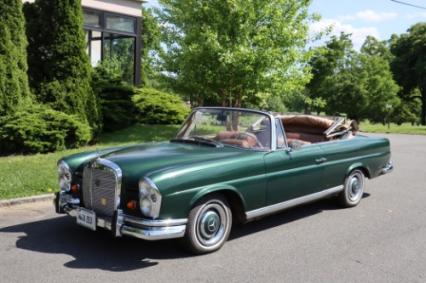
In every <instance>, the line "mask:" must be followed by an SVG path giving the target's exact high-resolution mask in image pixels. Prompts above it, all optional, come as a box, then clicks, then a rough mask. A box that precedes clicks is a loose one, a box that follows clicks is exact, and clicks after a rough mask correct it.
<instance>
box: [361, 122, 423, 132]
mask: <svg viewBox="0 0 426 283" xmlns="http://www.w3.org/2000/svg"><path fill="white" fill-rule="evenodd" d="M360 129H361V131H363V132H367V133H390V134H411V135H426V126H413V125H411V124H410V123H405V124H402V125H400V126H398V125H397V124H390V128H388V125H383V124H371V123H370V122H362V123H361V124H360Z"/></svg>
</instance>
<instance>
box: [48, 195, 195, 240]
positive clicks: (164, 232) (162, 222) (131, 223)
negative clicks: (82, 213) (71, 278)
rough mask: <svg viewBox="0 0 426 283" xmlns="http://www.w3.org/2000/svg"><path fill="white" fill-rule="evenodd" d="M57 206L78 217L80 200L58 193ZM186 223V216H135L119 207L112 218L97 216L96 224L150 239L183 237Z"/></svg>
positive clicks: (113, 230)
mask: <svg viewBox="0 0 426 283" xmlns="http://www.w3.org/2000/svg"><path fill="white" fill-rule="evenodd" d="M55 207H56V212H58V213H67V214H68V215H69V216H72V217H74V218H77V216H78V210H79V209H80V200H79V199H76V198H72V197H71V195H68V194H64V193H57V194H56V198H55ZM186 223H187V219H186V218H183V219H159V220H152V219H144V218H139V217H134V216H130V215H126V214H124V213H123V211H122V210H121V209H117V211H116V212H115V214H114V217H112V218H109V217H102V216H97V217H96V226H97V227H101V228H104V229H107V230H110V231H111V232H112V234H113V235H114V236H115V237H120V236H122V235H125V236H131V237H135V238H139V239H143V240H148V241H155V240H164V239H173V238H181V237H183V236H184V235H185V230H186Z"/></svg>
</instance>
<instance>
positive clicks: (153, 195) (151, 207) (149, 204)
mask: <svg viewBox="0 0 426 283" xmlns="http://www.w3.org/2000/svg"><path fill="white" fill-rule="evenodd" d="M160 207H161V193H160V190H159V189H158V188H157V186H156V185H155V184H154V182H152V181H151V180H150V179H149V178H146V177H145V178H142V179H140V180H139V208H140V211H141V212H142V214H143V215H144V216H147V217H151V218H153V219H155V218H157V217H158V216H159V215H160Z"/></svg>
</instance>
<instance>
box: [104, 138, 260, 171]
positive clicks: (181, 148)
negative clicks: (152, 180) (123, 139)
mask: <svg viewBox="0 0 426 283" xmlns="http://www.w3.org/2000/svg"><path fill="white" fill-rule="evenodd" d="M252 153H254V152H253V151H249V150H244V149H239V148H234V147H227V146H224V147H210V146H205V145H196V144H194V145H193V144H185V143H178V142H165V143H157V144H142V145H137V146H131V147H125V148H120V149H117V150H115V151H112V152H109V153H106V154H103V155H101V156H100V157H101V158H105V159H108V160H110V161H112V162H114V163H115V164H117V165H118V166H119V167H120V168H121V170H122V171H123V177H124V178H123V179H126V178H125V177H128V178H133V177H135V176H138V178H140V177H142V176H147V175H152V174H158V173H160V172H162V171H169V172H170V170H173V169H182V168H183V167H187V166H192V167H194V166H195V165H196V164H201V163H206V162H208V163H210V164H213V163H214V161H220V160H224V159H227V160H229V159H232V158H234V157H239V156H242V155H251V154H252Z"/></svg>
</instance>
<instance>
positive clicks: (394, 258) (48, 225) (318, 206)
mask: <svg viewBox="0 0 426 283" xmlns="http://www.w3.org/2000/svg"><path fill="white" fill-rule="evenodd" d="M387 137H389V138H390V139H391V143H392V151H393V160H394V164H395V167H396V169H395V171H394V172H393V173H392V174H389V175H386V176H383V177H380V178H377V179H374V180H369V181H368V182H367V191H366V193H365V195H364V199H363V200H362V202H361V204H360V205H359V206H357V207H355V208H351V209H340V208H339V207H338V206H336V205H335V204H334V202H333V200H332V199H327V200H323V201H320V202H317V203H314V204H310V205H307V206H303V207H298V208H295V209H292V210H288V211H286V212H283V213H280V214H277V215H274V216H270V217H268V218H264V219H263V220H260V221H257V222H253V223H249V224H247V225H245V226H242V227H236V228H235V229H234V230H233V232H232V234H231V239H230V240H229V241H228V242H227V243H226V245H225V246H224V247H223V248H222V249H221V250H220V251H218V252H216V253H213V254H209V255H203V256H191V255H189V254H187V253H185V252H184V251H182V249H181V248H180V247H179V243H178V241H176V240H169V241H161V242H145V241H141V240H137V239H132V238H120V239H113V238H111V237H110V235H109V234H108V233H107V232H102V231H98V232H96V233H94V232H91V231H89V230H87V229H85V228H82V227H79V226H77V225H76V224H75V223H74V221H73V220H72V219H70V218H68V217H66V216H57V215H55V213H54V211H53V206H52V205H51V203H50V202H42V203H36V204H25V205H19V206H15V207H11V208H1V209H0V282H116V281H117V282H118V281H120V282H426V136H410V135H388V136H387Z"/></svg>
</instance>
